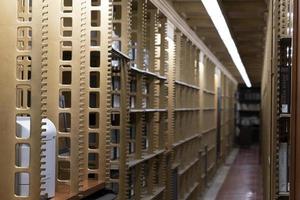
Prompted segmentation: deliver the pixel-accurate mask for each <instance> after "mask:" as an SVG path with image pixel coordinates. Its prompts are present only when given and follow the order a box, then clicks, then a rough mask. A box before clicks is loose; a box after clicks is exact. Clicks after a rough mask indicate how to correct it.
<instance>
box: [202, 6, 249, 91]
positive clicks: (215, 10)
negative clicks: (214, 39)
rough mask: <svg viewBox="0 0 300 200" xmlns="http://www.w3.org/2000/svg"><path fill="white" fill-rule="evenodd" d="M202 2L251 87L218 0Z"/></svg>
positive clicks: (237, 66) (246, 82) (244, 78)
mask: <svg viewBox="0 0 300 200" xmlns="http://www.w3.org/2000/svg"><path fill="white" fill-rule="evenodd" d="M202 3H203V5H204V7H205V9H206V11H207V13H208V15H209V16H210V18H211V20H212V21H213V23H214V25H215V27H216V29H217V31H218V33H219V35H220V37H221V39H222V40H223V42H224V44H225V46H226V48H227V50H228V52H229V54H230V56H231V58H232V60H233V62H234V64H235V66H236V68H237V69H238V70H239V72H240V74H241V76H242V78H243V80H244V82H245V84H246V85H247V87H251V86H252V85H251V82H250V80H249V77H248V74H247V72H246V69H245V66H244V64H243V62H242V60H241V57H240V54H239V52H238V50H237V48H236V45H235V43H234V41H233V39H232V36H231V34H230V31H229V28H228V25H227V23H226V21H225V18H224V16H223V14H222V11H221V9H220V6H219V4H218V1H217V0H202Z"/></svg>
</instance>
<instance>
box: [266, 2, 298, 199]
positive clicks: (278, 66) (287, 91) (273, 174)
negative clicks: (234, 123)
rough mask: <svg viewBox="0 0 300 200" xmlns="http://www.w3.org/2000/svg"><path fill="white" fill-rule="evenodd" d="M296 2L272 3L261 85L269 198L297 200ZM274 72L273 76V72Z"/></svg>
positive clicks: (267, 195)
mask: <svg viewBox="0 0 300 200" xmlns="http://www.w3.org/2000/svg"><path fill="white" fill-rule="evenodd" d="M294 5H298V2H296V1H293V0H280V1H276V2H271V1H270V6H269V13H270V14H269V18H268V29H267V37H266V43H265V44H266V48H265V49H266V50H265V57H264V68H263V79H262V88H261V97H262V130H265V131H264V134H263V135H262V152H263V154H262V158H263V159H262V160H263V174H264V184H265V185H264V190H265V191H266V192H265V194H266V197H265V198H268V199H271V198H273V199H297V197H296V196H297V195H298V194H297V189H296V185H297V182H296V179H297V176H296V174H297V173H296V171H297V168H296V167H295V166H294V165H295V163H296V162H297V161H296V160H297V159H296V154H297V152H296V148H297V147H296V142H295V139H296V135H295V132H294V133H293V134H292V131H295V130H296V129H293V128H291V126H294V127H296V125H295V124H296V123H297V120H295V119H296V118H295V116H296V109H297V108H296V106H295V105H296V104H297V101H296V99H295V98H296V95H294V94H296V91H295V90H294V91H293V90H292V82H293V87H294V88H297V86H296V85H294V84H295V83H296V81H297V79H296V77H297V75H296V74H297V73H295V71H296V68H297V67H296V65H294V64H292V62H294V61H295V63H296V60H294V58H295V57H294V56H296V57H297V54H298V53H297V54H296V53H293V52H294V51H293V50H292V49H297V48H296V46H295V47H294V46H293V45H294V44H295V45H296V44H297V43H293V41H294V40H297V38H294V37H293V36H294V32H293V29H294V25H296V23H295V24H294V22H293V16H297V15H296V14H295V15H294ZM295 8H296V7H295ZM296 10H297V9H296ZM272 15H273V17H272ZM295 18H297V17H295ZM275 24H276V26H274V25H275ZM273 27H275V28H273ZM296 51H297V50H296ZM296 51H295V52H296ZM293 55H294V56H293ZM271 60H274V62H271ZM294 66H295V67H296V68H294ZM271 73H272V76H271V75H269V74H271ZM292 76H293V78H291V77H292ZM292 91H293V92H294V94H293V95H292ZM291 99H293V101H292V100H291ZM292 104H294V107H293V106H292ZM292 114H293V117H292ZM267 146H269V147H268V148H266V147H267Z"/></svg>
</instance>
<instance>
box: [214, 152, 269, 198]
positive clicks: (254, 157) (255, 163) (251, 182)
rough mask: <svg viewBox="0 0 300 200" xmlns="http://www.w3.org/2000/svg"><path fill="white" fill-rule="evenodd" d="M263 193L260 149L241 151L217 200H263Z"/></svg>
mask: <svg viewBox="0 0 300 200" xmlns="http://www.w3.org/2000/svg"><path fill="white" fill-rule="evenodd" d="M262 193H263V191H262V174H261V167H260V164H259V148H258V147H257V146H254V147H251V148H249V149H240V152H239V154H238V156H237V158H236V160H235V162H234V164H233V165H232V166H231V169H230V171H229V174H228V176H227V178H226V179H225V182H224V183H223V185H222V187H221V189H220V191H219V194H218V196H217V200H262V199H263V196H262Z"/></svg>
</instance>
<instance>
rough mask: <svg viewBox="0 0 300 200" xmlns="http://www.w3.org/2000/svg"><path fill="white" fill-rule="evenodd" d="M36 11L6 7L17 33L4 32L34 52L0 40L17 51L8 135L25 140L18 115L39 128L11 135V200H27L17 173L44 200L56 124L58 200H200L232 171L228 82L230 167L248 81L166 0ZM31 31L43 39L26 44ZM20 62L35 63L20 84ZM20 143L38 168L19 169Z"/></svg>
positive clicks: (5, 102)
mask: <svg viewBox="0 0 300 200" xmlns="http://www.w3.org/2000/svg"><path fill="white" fill-rule="evenodd" d="M25 2H26V3H25V4H26V6H27V7H26V9H32V10H33V9H34V11H36V12H33V14H32V16H31V14H28V13H31V12H29V11H28V13H27V15H26V16H25V18H26V17H28V18H26V19H28V20H29V19H32V22H26V20H25V18H24V20H25V21H23V22H19V21H17V19H14V18H13V16H12V14H8V12H9V13H15V14H16V12H17V11H18V9H17V8H18V7H17V6H18V5H17V3H16V2H15V3H10V2H1V3H0V5H1V6H3V7H4V8H6V11H5V12H4V15H3V16H2V14H0V16H1V17H4V18H5V20H7V21H8V22H10V23H11V24H12V25H13V26H14V29H11V27H7V26H5V25H2V24H1V25H0V26H1V30H2V29H3V31H1V32H0V38H4V35H7V37H9V38H10V41H14V40H16V38H17V40H16V43H19V44H22V42H23V43H24V42H25V43H26V42H28V43H27V45H28V46H26V45H25V47H22V48H27V47H28V48H29V47H30V45H32V49H31V47H30V49H26V50H24V49H21V50H20V52H19V50H16V49H15V48H13V47H12V46H10V45H9V44H8V43H7V42H6V41H3V40H1V41H0V49H1V51H3V50H4V49H7V52H9V54H10V57H9V59H7V56H6V54H5V53H3V52H1V53H0V59H1V60H3V61H5V64H6V65H7V66H9V67H10V68H9V70H8V71H6V70H7V69H6V67H5V68H4V67H3V68H1V69H0V71H1V72H2V73H1V75H0V76H1V79H0V80H1V83H3V85H5V86H7V87H6V88H5V89H4V94H5V95H4V96H2V97H0V105H1V110H2V107H3V106H5V109H3V110H4V112H3V118H2V117H1V120H3V121H4V122H7V123H5V124H1V125H0V128H1V129H2V130H4V131H6V132H10V133H11V132H14V131H15V128H16V127H15V117H16V115H18V114H30V116H31V118H32V123H33V124H34V125H33V126H32V133H33V135H32V137H31V138H30V139H28V140H21V139H18V138H17V139H16V138H15V135H14V134H7V135H5V136H4V137H3V140H4V145H3V146H2V147H3V148H1V149H0V152H1V153H3V154H7V155H8V156H9V160H8V161H5V160H4V159H0V162H1V165H0V171H1V174H2V175H3V176H4V175H5V177H8V179H9V181H6V182H5V184H4V183H2V181H1V182H0V184H1V185H0V186H1V190H0V196H1V198H2V197H3V198H4V199H21V198H23V197H17V196H15V194H14V191H13V189H12V188H13V187H12V186H13V185H14V176H15V173H17V172H23V171H25V172H29V173H30V176H31V179H30V180H31V184H30V193H29V196H28V197H26V199H34V200H36V199H39V198H40V191H43V190H44V189H43V188H44V185H43V184H44V183H43V181H41V180H40V179H41V178H42V176H41V172H42V171H43V170H44V169H43V165H42V167H41V166H40V164H41V161H43V159H42V158H43V155H41V154H40V150H42V149H43V147H41V145H43V143H42V142H41V133H42V131H43V130H42V129H41V126H40V125H41V123H40V122H41V119H42V118H49V119H50V120H51V121H53V123H54V124H55V126H56V127H57V131H58V134H57V149H56V151H57V167H56V170H57V175H56V196H55V198H54V199H78V198H84V197H87V196H89V195H90V194H92V193H93V192H95V191H97V190H100V189H102V188H104V187H108V188H110V189H112V190H113V191H114V192H116V193H117V194H118V198H119V199H149V200H150V199H161V200H163V199H166V200H167V199H197V198H198V197H199V195H200V194H201V192H202V191H203V190H204V189H205V187H206V186H207V185H208V183H209V181H210V180H211V179H212V177H213V175H214V173H215V171H216V169H217V167H218V165H219V164H220V163H219V162H217V160H218V159H217V153H216V147H217V146H216V133H217V123H216V114H217V94H218V93H217V86H218V85H220V87H221V91H222V98H221V99H222V110H221V119H222V123H221V135H222V137H221V141H222V144H221V146H222V149H221V152H222V153H221V157H222V159H223V160H224V158H225V157H226V156H227V155H228V153H229V152H230V148H231V147H232V139H231V138H232V136H233V128H234V127H233V108H234V107H233V105H234V102H235V99H234V93H235V90H236V84H237V82H236V80H235V79H234V78H233V77H232V75H231V74H230V73H229V72H228V71H227V70H226V69H225V67H224V66H223V65H222V64H221V63H220V62H219V61H218V59H217V58H216V57H215V56H214V55H213V54H212V53H211V52H210V51H209V49H208V48H207V47H206V46H205V45H204V43H203V42H202V41H201V40H200V39H199V38H198V37H197V36H196V35H195V34H193V33H192V31H191V30H190V28H189V27H188V26H187V24H186V23H185V22H183V20H182V19H181V18H180V17H179V15H178V14H177V13H175V11H174V9H173V8H172V7H171V6H170V5H169V4H168V3H167V2H166V1H158V0H151V1H147V0H113V1H100V0H92V1H86V0H81V1H80V2H79V3H78V2H76V3H75V1H71V0H63V1H62V2H61V3H55V2H54V3H49V4H48V3H47V1H43V0H39V1H34V3H33V4H32V8H29V7H28V6H29V0H28V1H27V0H26V1H25ZM27 4H28V5H27ZM166 8H168V9H166ZM20 10H22V9H20ZM39 11H40V12H39ZM19 14H20V13H19ZM20 16H23V17H24V15H23V14H22V13H21V14H20ZM19 25H20V26H23V25H24V26H26V27H27V28H28V27H29V28H31V27H32V32H30V33H29V32H28V34H31V33H32V35H30V36H29V35H28V37H27V35H25V36H26V37H25V36H24V37H23V38H22V37H19V36H18V37H16V36H17V35H18V27H19ZM11 30H13V33H11ZM37 30H42V32H40V31H37ZM189 30H190V31H189ZM25 32H26V31H25ZM5 37H6V36H5ZM31 42H32V43H31ZM6 46H8V47H9V48H6ZM23 51H24V52H23ZM11 55H14V56H15V57H13V56H11ZM18 56H23V57H22V59H24V58H26V57H25V56H31V61H30V59H28V60H25V61H26V63H25V64H26V67H27V68H28V69H26V70H31V77H32V80H22V81H20V80H16V78H15V75H16V74H17V71H16V69H18V67H16V66H15V63H16V62H15V61H16V59H17V61H18V62H21V63H18V64H20V65H21V64H22V65H25V64H24V63H23V62H25V61H24V60H18V58H19V57H18ZM28 62H31V63H30V64H28ZM40 66H42V67H40ZM216 69H218V70H219V72H218V73H216ZM6 83H9V84H6ZM19 86H20V87H22V89H23V90H25V89H26V88H28V87H30V88H31V89H30V92H28V91H27V93H26V92H25V93H26V95H24V96H23V97H22V98H21V97H18V96H17V95H16V94H15V92H12V93H11V92H10V91H15V90H16V88H18V87H19ZM25 93H24V94H25ZM27 99H30V100H31V101H30V103H31V105H30V107H29V106H27V108H26V109H23V107H22V108H19V107H18V105H19V106H24V105H25V106H26V104H28V105H29V103H28V102H27ZM16 102H17V106H16V105H15V103H16ZM3 108H4V107H3ZM11 113H13V115H12V114H11ZM17 143H26V144H27V143H28V144H29V145H30V147H31V152H32V155H31V156H32V157H31V164H30V166H29V168H28V169H27V168H26V169H25V168H24V169H23V168H22V169H20V168H18V167H16V166H15V163H14V162H15V161H14V157H15V155H14V148H15V146H14V145H15V144H17ZM2 188H3V190H2ZM3 191H5V193H4V192H3ZM42 194H43V193H42Z"/></svg>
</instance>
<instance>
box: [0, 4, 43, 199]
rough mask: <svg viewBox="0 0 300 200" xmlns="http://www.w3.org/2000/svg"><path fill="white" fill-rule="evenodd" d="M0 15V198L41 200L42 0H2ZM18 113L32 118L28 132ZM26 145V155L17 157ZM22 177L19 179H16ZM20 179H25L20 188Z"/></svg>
mask: <svg viewBox="0 0 300 200" xmlns="http://www.w3.org/2000/svg"><path fill="white" fill-rule="evenodd" d="M0 6H1V8H2V9H3V10H2V12H1V14H0V17H1V20H0V27H1V31H0V38H1V40H0V50H1V52H0V60H1V67H0V76H1V78H0V85H1V91H2V93H1V96H0V105H1V107H0V112H1V117H0V118H1V119H0V130H1V134H0V135H1V145H0V153H1V155H2V156H1V159H0V175H1V179H0V187H1V190H0V197H1V199H10V200H13V199H32V200H35V199H39V198H40V194H41V192H42V191H43V190H42V189H41V178H42V176H41V131H42V130H41V68H40V62H41V56H42V55H41V50H42V46H41V38H42V35H41V31H40V30H41V29H42V23H41V21H40V19H41V18H42V1H34V2H32V3H31V1H21V0H19V1H1V2H0ZM17 117H30V121H31V126H30V136H29V137H26V138H25V137H22V135H19V132H18V130H17V123H16V120H17ZM24 146H26V147H29V149H30V153H29V152H28V153H29V155H28V156H30V160H29V161H28V162H26V163H20V162H18V161H17V156H16V155H17V154H18V153H19V150H20V148H22V147H24ZM21 180H23V181H22V182H20V181H21ZM21 184H24V187H22V191H21V190H20V187H21Z"/></svg>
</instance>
